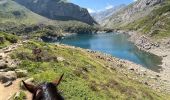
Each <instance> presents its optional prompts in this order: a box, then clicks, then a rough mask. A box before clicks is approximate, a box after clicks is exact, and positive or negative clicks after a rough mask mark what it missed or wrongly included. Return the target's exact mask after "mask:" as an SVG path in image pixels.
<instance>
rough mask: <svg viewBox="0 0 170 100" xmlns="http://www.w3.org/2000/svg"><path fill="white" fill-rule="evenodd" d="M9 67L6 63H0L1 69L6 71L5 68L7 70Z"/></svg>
mask: <svg viewBox="0 0 170 100" xmlns="http://www.w3.org/2000/svg"><path fill="white" fill-rule="evenodd" d="M7 67H8V65H7V64H6V62H5V61H1V62H0V69H5V68H7Z"/></svg>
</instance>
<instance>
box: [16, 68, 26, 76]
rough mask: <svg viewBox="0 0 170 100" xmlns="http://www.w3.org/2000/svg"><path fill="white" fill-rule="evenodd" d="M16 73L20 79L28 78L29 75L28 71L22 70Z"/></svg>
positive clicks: (17, 70)
mask: <svg viewBox="0 0 170 100" xmlns="http://www.w3.org/2000/svg"><path fill="white" fill-rule="evenodd" d="M15 73H16V75H17V77H18V78H22V77H26V76H27V74H28V71H27V70H22V69H15Z"/></svg>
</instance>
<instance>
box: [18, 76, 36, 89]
mask: <svg viewBox="0 0 170 100" xmlns="http://www.w3.org/2000/svg"><path fill="white" fill-rule="evenodd" d="M24 82H26V83H28V84H33V82H34V78H28V79H26V80H24ZM20 87H21V89H23V90H25V87H24V85H23V83H22V82H21V83H20Z"/></svg>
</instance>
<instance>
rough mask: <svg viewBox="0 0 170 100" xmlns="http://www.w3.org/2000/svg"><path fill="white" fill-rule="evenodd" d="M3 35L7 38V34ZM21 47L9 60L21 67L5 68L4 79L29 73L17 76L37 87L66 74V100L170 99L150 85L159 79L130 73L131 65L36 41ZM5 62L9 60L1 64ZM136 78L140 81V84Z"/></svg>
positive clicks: (87, 52) (92, 53)
mask: <svg viewBox="0 0 170 100" xmlns="http://www.w3.org/2000/svg"><path fill="white" fill-rule="evenodd" d="M3 34H4V35H5V33H3ZM20 43H22V42H21V41H20V42H19V43H18V44H14V45H15V49H14V50H12V48H14V47H13V46H10V47H11V48H9V49H11V50H10V51H8V55H9V56H10V57H11V58H8V59H7V60H9V59H11V61H15V62H16V63H19V64H17V66H16V67H13V69H11V68H10V66H11V65H8V66H6V67H5V68H7V69H5V70H6V71H7V72H0V76H1V77H2V75H5V74H3V73H8V71H9V72H11V73H12V72H13V71H12V70H15V71H16V70H21V71H22V70H23V71H24V70H27V74H26V76H27V77H25V74H24V73H23V74H17V75H19V77H18V78H21V77H25V78H24V79H28V78H31V79H32V77H33V79H34V80H33V82H34V83H35V84H37V83H41V82H43V81H51V80H53V79H55V77H57V76H59V75H61V74H62V73H64V74H65V75H64V78H63V81H62V83H61V85H60V86H59V90H60V91H62V92H61V93H62V95H63V96H64V98H65V99H70V100H72V99H74V100H75V99H76V100H82V99H88V100H113V99H118V100H127V99H131V100H136V99H142V100H143V99H147V100H152V99H153V100H167V99H168V98H169V96H168V95H167V94H166V93H164V92H162V93H160V92H158V91H156V90H153V89H152V88H151V87H149V85H148V84H150V82H151V83H152V84H153V83H154V82H155V79H152V78H148V77H147V76H139V74H137V73H136V72H133V71H131V70H128V68H129V67H128V66H127V65H129V64H123V62H121V61H120V60H116V59H115V58H112V57H110V56H108V57H107V56H104V55H102V54H100V53H94V52H92V51H91V52H90V51H86V50H83V49H78V48H74V47H69V46H65V45H54V44H48V43H44V42H38V41H34V40H32V41H27V42H26V41H25V42H24V45H22V44H20ZM19 44H20V45H19ZM16 45H18V47H16ZM35 48H39V49H41V50H42V52H41V54H40V55H39V57H41V59H39V60H38V59H37V56H36V54H33V53H32V50H34V49H35ZM1 50H2V51H3V50H7V49H1ZM1 50H0V51H1ZM2 51H1V54H2ZM9 52H11V53H9ZM5 55H6V54H5ZM3 59H6V58H2V59H1V60H3ZM108 59H109V60H108ZM8 67H9V68H10V69H9V68H8ZM14 68H15V69H14ZM2 69H3V68H2ZM145 74H146V73H145ZM23 75H24V76H23ZM1 77H0V80H1ZM8 77H9V76H8ZM10 77H15V76H10ZM135 77H138V78H137V80H136V79H135ZM17 80H18V79H17ZM139 80H140V81H141V80H143V81H146V80H147V83H146V82H144V83H142V82H139ZM162 85H163V84H162ZM17 86H19V84H17ZM160 88H161V86H160ZM18 91H23V90H22V89H20V90H18ZM9 92H10V91H9ZM17 100H18V99H17Z"/></svg>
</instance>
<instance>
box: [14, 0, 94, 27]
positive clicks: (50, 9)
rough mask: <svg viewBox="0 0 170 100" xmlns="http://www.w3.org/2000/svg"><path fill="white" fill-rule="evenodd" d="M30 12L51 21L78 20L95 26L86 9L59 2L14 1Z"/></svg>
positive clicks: (55, 0) (41, 0)
mask: <svg viewBox="0 0 170 100" xmlns="http://www.w3.org/2000/svg"><path fill="white" fill-rule="evenodd" d="M15 1H16V2H17V3H19V4H21V5H23V6H25V7H26V8H28V9H30V10H31V11H33V12H35V13H38V14H39V15H42V16H44V17H47V18H49V19H53V20H63V21H65V20H66V21H68V20H78V21H82V22H85V23H87V24H90V25H93V24H96V22H95V21H94V19H93V18H92V17H91V16H90V14H89V13H88V11H87V9H85V8H81V7H79V6H78V5H75V4H73V3H68V2H64V1H61V0H15Z"/></svg>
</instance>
